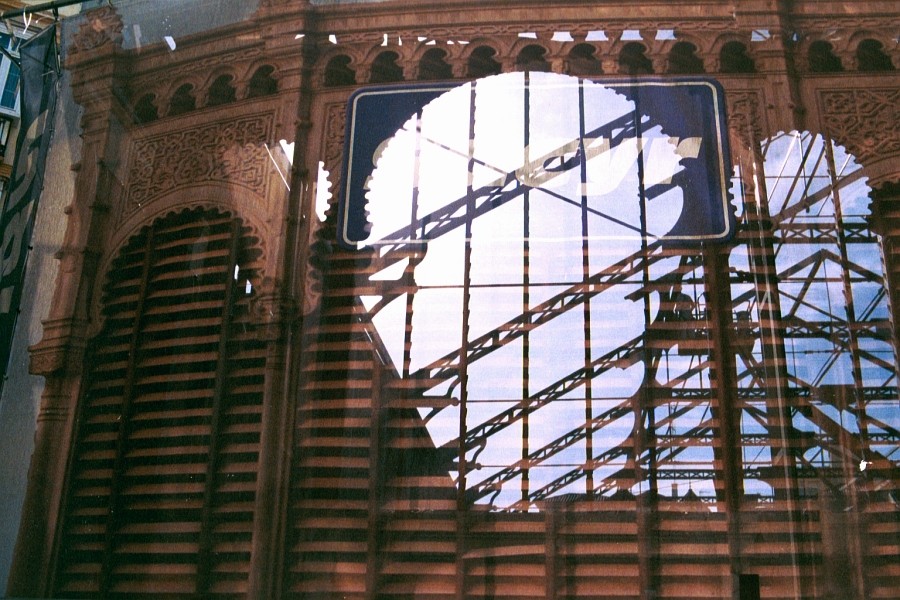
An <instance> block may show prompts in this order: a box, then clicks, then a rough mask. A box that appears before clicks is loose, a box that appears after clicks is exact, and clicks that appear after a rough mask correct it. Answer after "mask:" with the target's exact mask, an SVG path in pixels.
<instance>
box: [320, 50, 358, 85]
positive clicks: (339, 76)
mask: <svg viewBox="0 0 900 600" xmlns="http://www.w3.org/2000/svg"><path fill="white" fill-rule="evenodd" d="M355 83H356V72H354V71H353V69H351V68H350V57H349V56H347V55H346V54H339V55H337V56H332V57H331V59H329V61H328V64H327V65H325V86H326V87H339V86H342V85H353V84H355Z"/></svg>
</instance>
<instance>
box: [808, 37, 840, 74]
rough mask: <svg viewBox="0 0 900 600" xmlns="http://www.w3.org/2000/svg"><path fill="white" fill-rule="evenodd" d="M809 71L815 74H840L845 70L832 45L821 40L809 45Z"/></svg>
mask: <svg viewBox="0 0 900 600" xmlns="http://www.w3.org/2000/svg"><path fill="white" fill-rule="evenodd" d="M809 70H810V71H812V72H813V73H839V72H841V71H843V70H844V66H843V65H842V64H841V59H840V58H838V57H837V56H835V54H834V51H833V48H832V46H831V44H829V43H828V42H824V41H822V40H819V41H817V42H813V43H812V44H810V45H809Z"/></svg>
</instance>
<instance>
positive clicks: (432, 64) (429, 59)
mask: <svg viewBox="0 0 900 600" xmlns="http://www.w3.org/2000/svg"><path fill="white" fill-rule="evenodd" d="M446 58H447V53H446V52H445V51H444V50H441V49H440V48H431V49H430V50H428V51H427V52H426V53H425V54H423V55H422V60H420V61H419V79H422V80H427V79H453V69H452V67H451V66H450V65H449V64H448V63H447V61H446Z"/></svg>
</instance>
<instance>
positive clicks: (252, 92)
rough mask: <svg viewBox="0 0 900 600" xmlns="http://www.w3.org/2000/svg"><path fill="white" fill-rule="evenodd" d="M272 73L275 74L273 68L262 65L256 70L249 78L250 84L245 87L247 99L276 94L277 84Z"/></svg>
mask: <svg viewBox="0 0 900 600" xmlns="http://www.w3.org/2000/svg"><path fill="white" fill-rule="evenodd" d="M273 73H275V67H273V66H272V65H263V66H261V67H259V68H258V69H256V71H255V72H254V73H253V76H252V77H251V78H250V84H249V85H248V86H247V97H248V98H258V97H260V96H269V95H271V94H274V93H275V92H277V91H278V82H277V81H276V80H275V77H274V76H273Z"/></svg>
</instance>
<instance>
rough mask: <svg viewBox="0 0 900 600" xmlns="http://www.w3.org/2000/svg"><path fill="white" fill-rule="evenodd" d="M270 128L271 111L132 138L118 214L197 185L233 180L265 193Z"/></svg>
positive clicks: (133, 210)
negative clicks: (121, 203)
mask: <svg viewBox="0 0 900 600" xmlns="http://www.w3.org/2000/svg"><path fill="white" fill-rule="evenodd" d="M273 126H274V125H273V115H272V114H257V115H248V116H244V117H235V118H232V119H229V120H227V121H219V122H214V123H207V124H204V125H198V126H195V127H189V128H185V129H177V128H173V129H172V130H170V131H167V132H165V133H160V134H158V135H151V136H148V137H145V138H139V139H136V140H134V141H133V142H132V146H131V151H130V152H129V156H130V159H129V167H128V185H127V189H128V193H127V197H126V201H125V203H124V206H123V207H122V216H121V218H122V219H124V218H127V217H128V216H129V215H130V214H132V213H134V212H135V211H137V210H138V209H140V208H141V207H142V206H144V205H146V204H148V203H150V202H152V201H153V200H155V199H157V198H159V197H161V196H163V195H165V194H167V193H169V192H172V191H174V190H176V189H178V188H182V187H186V186H189V185H192V184H197V183H214V182H219V183H228V184H237V185H240V186H243V187H246V188H248V189H250V190H252V191H253V192H256V193H257V194H258V195H260V196H262V197H266V192H267V189H268V184H269V181H270V180H271V173H270V171H271V166H270V163H271V161H270V159H269V155H268V151H267V149H266V143H267V142H268V140H270V139H271V138H272V130H273Z"/></svg>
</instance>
